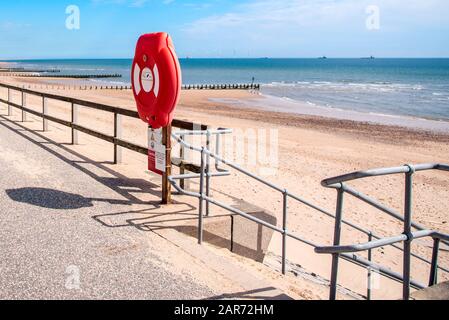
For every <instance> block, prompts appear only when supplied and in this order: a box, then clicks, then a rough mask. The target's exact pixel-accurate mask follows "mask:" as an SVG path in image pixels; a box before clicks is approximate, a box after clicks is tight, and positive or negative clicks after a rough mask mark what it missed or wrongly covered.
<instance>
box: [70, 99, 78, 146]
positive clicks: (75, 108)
mask: <svg viewBox="0 0 449 320" xmlns="http://www.w3.org/2000/svg"><path fill="white" fill-rule="evenodd" d="M71 108H72V124H78V106H77V105H76V104H74V103H73V102H72V105H71ZM78 138H79V137H78V131H77V130H75V129H74V128H73V127H72V145H76V144H78V143H79V139H78Z"/></svg>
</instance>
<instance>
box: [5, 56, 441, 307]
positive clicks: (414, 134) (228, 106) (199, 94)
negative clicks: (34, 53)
mask: <svg viewBox="0 0 449 320" xmlns="http://www.w3.org/2000/svg"><path fill="white" fill-rule="evenodd" d="M2 65H4V64H2V63H0V66H2ZM47 81H48V80H47ZM0 82H1V83H9V84H15V85H27V86H31V87H32V88H35V90H36V91H41V90H42V91H46V92H52V93H57V94H59V95H64V96H73V97H77V98H80V99H85V100H90V101H95V102H99V103H105V104H110V105H113V106H117V107H122V108H126V109H132V110H134V109H135V105H134V100H133V96H132V92H131V91H130V90H123V91H120V90H73V89H72V90H68V89H62V88H60V89H59V90H58V89H40V88H39V86H40V85H42V84H43V83H46V82H45V81H44V80H40V79H22V78H20V79H13V78H8V77H3V76H2V77H0ZM0 96H1V97H3V98H4V97H5V90H4V89H0ZM229 99H231V100H233V101H235V100H237V101H245V100H251V99H262V98H261V97H259V96H258V94H257V93H255V92H248V91H243V90H242V91H221V90H217V91H183V92H182V96H181V100H180V103H179V106H178V109H177V112H176V118H177V119H185V120H189V121H193V122H196V123H202V124H207V125H210V126H212V127H214V128H219V127H221V128H223V127H225V128H231V129H233V130H234V134H233V136H234V139H238V138H239V137H241V135H242V134H243V136H245V139H244V141H245V150H246V152H245V157H244V159H241V161H242V165H243V166H244V167H245V168H247V169H249V170H251V171H252V172H254V173H256V174H263V173H264V172H265V171H266V170H265V171H264V170H261V169H266V167H268V168H269V169H274V170H270V172H271V174H270V175H269V176H267V177H266V178H267V179H268V180H270V181H272V182H273V183H275V184H277V185H278V186H281V187H282V188H287V189H288V190H289V191H290V192H292V193H294V194H297V195H299V196H302V197H304V198H305V199H307V200H309V201H311V202H313V203H314V204H317V205H320V206H322V207H323V208H326V209H327V210H329V211H330V212H334V210H335V201H336V193H335V191H333V190H328V189H325V188H323V187H322V186H321V185H320V182H321V181H322V180H323V179H325V178H328V177H332V176H337V175H341V174H344V173H349V172H352V171H357V170H365V169H371V168H379V167H390V166H399V165H403V164H406V163H410V164H418V163H428V162H439V163H448V162H449V143H448V142H449V134H445V133H442V132H432V131H425V130H414V129H412V128H410V127H401V126H397V125H396V126H392V125H378V124H372V123H367V122H360V121H358V122H357V121H350V120H345V119H333V118H330V117H319V116H313V115H300V114H295V113H288V112H274V111H267V110H263V109H260V108H255V107H250V106H248V105H246V104H245V105H244V106H239V105H236V104H235V103H226V102H225V101H229ZM13 101H20V98H19V96H18V95H16V96H13ZM39 103H40V100H39V99H38V98H36V97H30V98H29V99H28V100H27V105H29V107H30V108H36V110H39V106H40V104H39ZM2 108H4V106H2ZM49 108H50V114H52V115H57V116H60V117H64V118H68V117H69V108H68V106H67V104H64V103H56V102H51V104H50V106H49ZM80 123H82V124H83V125H86V126H92V127H93V128H96V129H97V130H100V131H104V132H110V130H111V119H110V117H108V116H105V115H103V114H101V113H100V112H94V111H92V110H87V109H82V110H81V111H80ZM123 124H124V133H123V134H124V138H125V139H127V140H130V141H132V142H137V143H139V144H142V145H146V127H145V125H144V124H143V123H140V122H138V121H136V120H134V119H125V120H124V123H123ZM259 129H267V130H270V129H274V130H276V132H277V134H278V141H279V144H278V145H279V148H278V152H277V153H278V161H277V162H278V163H277V166H275V167H272V166H271V164H266V163H259V162H256V163H253V162H251V161H250V160H249V155H251V154H255V153H257V147H256V146H255V145H253V144H251V143H248V132H258V131H257V130H259ZM61 130H62V129H61ZM65 130H67V129H65ZM67 131H68V130H67ZM83 148H85V149H86V150H85V151H86V152H89V153H93V152H94V151H93V150H92V149H90V150H89V148H92V147H89V146H88V145H87V143H86V144H83ZM225 151H226V150H225ZM125 155H127V153H125ZM125 163H126V165H129V166H134V167H139V166H140V168H142V172H143V171H144V170H143V168H145V158H144V157H139V156H136V155H132V156H129V157H128V156H127V157H126V160H125ZM448 178H449V176H448V175H447V174H446V173H443V172H423V173H419V174H417V175H416V177H415V202H414V204H413V209H414V221H415V222H418V223H420V224H423V225H425V226H427V227H428V228H432V229H436V230H439V231H442V232H446V233H449V217H448V215H447V207H448V203H447V201H445V199H447V198H448V195H449V194H448V192H449V191H448V189H447V185H448V184H447V183H448V182H447V181H448ZM403 184H404V182H403V176H391V177H384V178H372V179H365V180H361V181H357V182H355V183H352V184H351V185H352V186H354V187H356V188H357V189H358V190H360V191H362V192H364V193H365V194H368V195H370V196H372V197H374V198H376V199H379V200H380V201H382V202H383V203H385V204H386V205H388V206H389V207H391V208H394V209H395V210H397V211H398V212H402V211H403V197H404V191H403ZM191 187H192V188H196V186H195V185H191ZM213 196H215V197H216V198H217V199H220V200H223V201H228V202H229V201H230V202H232V201H233V199H245V200H246V201H247V202H250V203H252V204H254V205H257V206H258V207H261V208H263V209H265V210H266V211H267V212H271V213H273V214H274V215H275V216H276V217H277V218H278V221H280V219H281V217H282V203H281V199H282V198H281V195H278V194H273V192H272V191H271V190H269V189H267V188H266V187H264V186H262V185H260V184H255V183H253V182H252V181H251V180H250V179H248V178H247V177H244V176H242V175H240V174H235V173H234V174H232V175H231V176H230V177H226V178H218V179H214V180H213ZM181 198H182V197H181ZM289 212H291V214H290V216H289V221H288V224H289V229H290V230H291V231H292V232H295V233H297V234H299V235H301V236H303V237H306V238H307V239H309V240H311V241H314V242H316V243H319V244H322V245H330V244H331V242H332V234H333V221H332V220H331V219H329V218H327V217H325V216H324V215H322V214H317V213H316V212H315V211H312V210H309V209H307V208H305V207H304V206H301V205H299V204H297V203H294V202H292V203H290V204H289ZM344 217H345V218H346V219H347V220H349V221H352V222H354V223H356V224H358V225H361V226H363V227H365V228H368V229H371V230H372V231H373V232H375V233H377V234H379V235H381V236H393V235H398V234H401V233H402V231H401V224H400V223H399V222H398V221H395V220H393V219H392V218H391V217H389V216H387V215H385V214H383V213H381V212H380V211H376V210H375V209H373V208H370V207H368V206H366V205H365V204H363V203H361V202H360V201H357V200H355V199H351V198H348V199H347V202H346V204H345V212H344ZM355 241H359V242H366V241H367V239H366V237H365V236H362V235H361V234H359V233H357V232H354V231H352V230H350V229H348V228H344V230H343V240H342V242H343V243H354V242H355ZM279 246H280V237H278V236H275V237H274V238H273V240H272V242H271V244H270V252H272V253H273V254H275V255H279V253H280V247H279ZM430 246H431V241H430V240H422V241H417V242H416V244H414V246H413V250H414V252H416V253H420V254H423V255H425V256H427V258H430V256H431V248H430ZM288 254H289V260H291V261H292V262H294V263H298V264H301V265H302V266H303V267H304V268H306V269H307V270H311V271H314V272H317V273H318V274H320V275H323V276H328V275H329V271H330V264H329V257H324V256H318V255H316V254H314V253H313V251H312V250H311V249H310V248H308V247H305V246H303V245H299V244H297V243H294V242H291V244H290V245H289V247H288ZM440 259H441V260H440V261H442V264H443V265H444V266H445V267H449V264H448V261H449V253H448V251H443V253H442V256H441V258H440ZM373 260H374V261H376V262H381V263H383V264H385V265H387V266H388V267H390V268H391V269H393V270H394V271H397V272H401V268H402V262H401V261H402V258H401V254H400V252H398V251H397V250H393V249H391V248H386V249H385V248H382V249H379V250H376V251H375V252H374V253H373ZM342 269H343V270H342V275H341V278H342V281H343V282H346V283H345V285H346V286H348V287H350V288H351V289H353V290H356V291H363V287H364V284H365V281H366V280H364V279H366V274H365V273H366V272H365V271H361V270H360V269H357V271H354V267H353V266H349V265H347V264H346V263H343V267H342ZM428 269H429V266H428V265H426V264H424V263H421V262H419V261H416V260H413V275H414V277H415V278H416V279H417V280H420V281H421V282H424V283H426V282H427V281H428V280H427V277H428ZM441 278H442V279H446V280H449V276H448V275H447V274H443V273H442V274H441ZM382 283H385V286H381V289H379V290H378V291H376V292H375V293H374V297H375V298H385V297H386V298H393V299H395V298H399V297H400V286H399V285H397V284H393V283H392V282H391V281H388V280H382ZM398 288H399V289H398Z"/></svg>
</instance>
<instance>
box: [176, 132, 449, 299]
mask: <svg viewBox="0 0 449 320" xmlns="http://www.w3.org/2000/svg"><path fill="white" fill-rule="evenodd" d="M203 134H205V135H207V136H210V134H211V133H210V132H208V131H206V132H204V133H203ZM173 137H174V139H176V140H177V141H178V142H179V143H180V144H181V145H183V146H184V148H188V149H190V150H193V151H197V152H200V154H201V166H200V174H199V175H194V176H192V175H182V174H181V175H173V176H170V177H169V181H170V183H171V184H172V186H173V187H174V188H175V189H176V190H177V191H178V192H179V193H181V194H183V195H187V196H190V197H194V198H197V199H198V200H199V206H198V216H199V219H198V243H199V244H201V243H202V241H203V219H204V212H203V211H204V210H203V208H204V203H206V205H208V204H212V205H215V206H217V207H220V208H222V209H224V210H227V211H229V212H231V213H232V214H235V215H239V216H241V217H243V218H246V219H248V220H250V221H253V222H255V223H257V224H259V225H262V226H264V227H266V228H268V229H270V230H273V231H274V232H278V233H280V234H281V235H282V273H283V274H286V271H287V270H286V262H287V250H286V247H287V239H288V238H290V239H294V240H297V241H299V242H301V243H304V244H306V245H308V246H311V247H313V248H314V249H315V250H316V251H317V252H319V253H322V252H320V250H330V249H323V247H322V246H320V245H318V244H316V243H314V242H313V241H310V240H308V239H306V238H305V237H303V236H299V235H296V234H293V233H291V232H290V231H289V229H288V203H289V201H291V200H295V201H297V202H299V203H301V204H303V205H305V206H306V207H308V208H311V209H314V210H316V211H317V212H320V213H322V214H324V215H326V216H328V217H331V218H332V219H334V220H335V221H338V222H339V224H338V226H336V227H335V230H336V232H337V233H338V237H340V233H339V232H340V231H341V225H342V224H344V225H347V226H349V227H351V228H353V229H355V230H357V231H359V232H362V233H364V234H365V235H367V236H368V239H369V241H372V240H373V239H377V240H376V241H377V243H381V242H385V240H383V239H382V238H381V237H379V236H378V235H375V234H374V233H373V232H371V231H370V230H367V229H365V228H362V227H360V226H357V225H355V224H354V223H352V222H350V221H347V220H345V219H343V217H342V209H343V201H342V198H340V197H339V202H338V203H337V211H336V214H335V215H334V214H332V213H330V212H328V211H327V210H325V209H323V208H320V207H318V206H316V205H314V204H312V203H311V202H309V201H307V200H305V199H303V198H301V197H299V196H297V195H294V194H292V193H290V192H289V191H288V190H286V189H283V188H281V187H279V186H276V185H274V184H272V183H271V182H269V181H267V180H265V179H263V178H260V177H258V176H256V175H254V174H252V173H251V172H249V171H247V170H245V169H243V168H241V167H240V166H238V165H236V164H234V163H232V162H230V161H227V160H226V159H224V158H222V157H221V156H220V155H219V154H217V153H213V152H211V151H210V150H209V149H208V148H205V147H201V148H200V147H195V146H193V145H191V144H188V143H186V142H185V141H184V140H183V139H181V137H180V136H178V135H176V134H173ZM211 158H212V159H215V161H216V162H218V163H220V164H223V165H225V166H227V167H230V168H232V169H234V170H236V171H238V172H240V173H242V174H244V175H246V176H248V177H250V178H252V179H254V180H256V181H258V182H260V183H262V184H264V185H265V186H267V187H269V188H271V189H273V190H274V191H276V192H278V193H280V195H281V196H282V198H283V206H282V207H283V209H282V227H279V226H277V225H273V224H271V223H268V222H266V221H264V220H261V219H258V218H255V217H253V216H251V215H250V214H248V213H246V212H243V211H241V210H239V209H237V208H234V207H232V206H230V205H227V204H225V203H223V202H220V201H217V200H216V199H214V198H213V197H211V196H210V194H209V190H208V188H209V186H208V185H209V183H208V181H207V179H208V178H210V177H211V176H213V175H214V173H213V172H211V170H210V165H209V164H210V161H211V160H210V159H211ZM418 168H420V167H419V166H418ZM438 168H448V166H447V165H438ZM184 179H200V184H199V192H192V191H187V190H185V189H184V188H183V187H182V186H181V185H180V184H178V182H177V181H182V180H184ZM329 181H331V180H329ZM208 214H209V213H208V207H206V216H207V215H208ZM431 234H432V235H434V236H435V237H439V238H441V239H444V240H446V239H447V237H449V235H442V234H438V233H435V232H432V233H431ZM417 235H420V234H417ZM394 243H395V242H391V243H389V244H391V245H393V247H394V248H396V249H398V250H401V251H405V254H407V255H408V256H409V257H410V256H413V257H416V258H418V259H420V260H421V261H424V262H426V263H428V264H429V265H431V268H432V270H433V274H434V275H435V278H433V282H432V283H435V281H436V273H437V270H438V269H439V270H442V271H444V272H447V273H449V270H448V269H446V268H442V267H440V266H438V265H437V263H436V262H435V257H437V256H438V248H437V246H435V247H434V253H433V257H432V261H428V260H426V259H425V258H423V257H421V256H419V255H416V254H412V253H411V252H409V251H407V249H406V250H403V249H402V248H400V247H398V246H394ZM320 248H322V249H320ZM356 248H357V247H355V248H354V249H356ZM371 250H372V249H370V251H369V255H368V259H365V258H363V257H361V256H357V255H355V254H353V253H354V252H358V250H354V251H351V250H349V251H348V252H342V253H341V254H339V258H342V259H344V260H346V261H348V262H350V263H353V264H355V265H358V266H360V267H363V268H365V269H367V271H368V272H367V277H368V282H367V284H368V286H367V295H366V298H367V299H368V300H370V299H371V285H370V281H371V275H372V273H378V274H380V275H382V276H384V277H387V278H389V279H391V280H393V281H396V282H399V283H401V284H403V283H408V287H409V288H410V287H412V288H415V289H423V288H425V285H423V284H421V283H419V282H416V281H414V280H413V279H411V277H410V275H407V274H402V275H401V274H399V273H397V272H394V271H392V270H390V269H389V268H386V267H384V266H382V265H379V264H376V263H374V262H372V261H371V260H372V254H371ZM435 251H436V253H435ZM351 253H352V254H351ZM334 264H335V261H333V265H332V268H335V266H334ZM336 290H337V282H336V278H334V276H333V277H332V278H331V298H332V299H335V298H336ZM333 293H335V296H334V295H333Z"/></svg>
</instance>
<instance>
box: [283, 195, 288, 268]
mask: <svg viewBox="0 0 449 320" xmlns="http://www.w3.org/2000/svg"><path fill="white" fill-rule="evenodd" d="M282 213H283V214H282V230H283V233H282V274H283V275H285V274H286V272H287V267H286V266H287V214H288V191H287V190H284V192H283V208H282Z"/></svg>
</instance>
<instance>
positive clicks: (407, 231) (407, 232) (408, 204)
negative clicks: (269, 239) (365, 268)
mask: <svg viewBox="0 0 449 320" xmlns="http://www.w3.org/2000/svg"><path fill="white" fill-rule="evenodd" d="M426 170H442V171H449V165H445V164H420V165H415V166H413V165H404V166H402V167H396V168H383V169H374V170H368V171H359V172H354V173H350V174H346V175H343V176H340V177H336V178H330V179H326V180H324V181H323V182H322V185H323V186H324V187H327V188H334V189H337V192H338V197H337V214H336V219H335V229H334V246H331V247H318V248H316V249H315V252H316V253H319V254H331V255H332V276H331V288H330V299H331V300H334V299H336V296H337V282H338V263H339V258H340V256H341V255H342V254H348V253H353V252H362V251H369V252H371V250H373V249H376V248H379V247H383V246H388V245H394V244H396V243H404V250H403V252H404V254H403V281H402V284H403V293H402V295H403V299H404V300H408V299H410V284H411V257H412V256H413V254H412V253H411V244H412V242H413V240H415V239H419V238H424V237H430V238H432V239H433V241H434V244H433V253H432V262H431V269H430V277H429V286H433V285H435V284H437V274H438V269H439V268H438V254H439V246H440V242H443V243H445V244H449V235H447V234H443V233H440V232H437V231H433V230H426V228H425V227H423V226H422V225H419V224H417V223H414V222H413V221H412V214H413V212H412V199H413V192H412V191H413V175H414V174H415V173H416V172H418V171H426ZM393 174H405V206H404V215H403V216H402V215H400V214H399V213H397V212H395V211H394V210H392V209H390V208H387V207H386V206H384V205H383V204H381V203H380V202H378V201H376V200H375V199H372V198H370V197H368V196H366V195H364V194H363V193H361V192H358V191H356V190H354V189H353V188H351V187H349V186H347V185H346V184H345V182H349V181H353V180H358V179H363V178H367V177H378V176H386V175H393ZM346 193H348V194H350V195H352V196H354V197H355V198H357V199H359V200H362V201H363V202H365V203H367V204H369V205H371V206H373V207H375V208H377V209H379V210H381V211H383V212H385V213H387V214H388V215H390V216H392V217H393V218H395V219H397V220H400V221H402V222H403V223H404V233H403V234H402V235H399V236H395V237H387V238H382V239H377V240H374V241H373V240H370V241H369V242H367V243H364V244H355V245H346V246H342V245H340V240H341V225H342V219H343V201H344V195H345V194H346ZM412 228H415V229H417V230H418V231H413V230H412Z"/></svg>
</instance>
